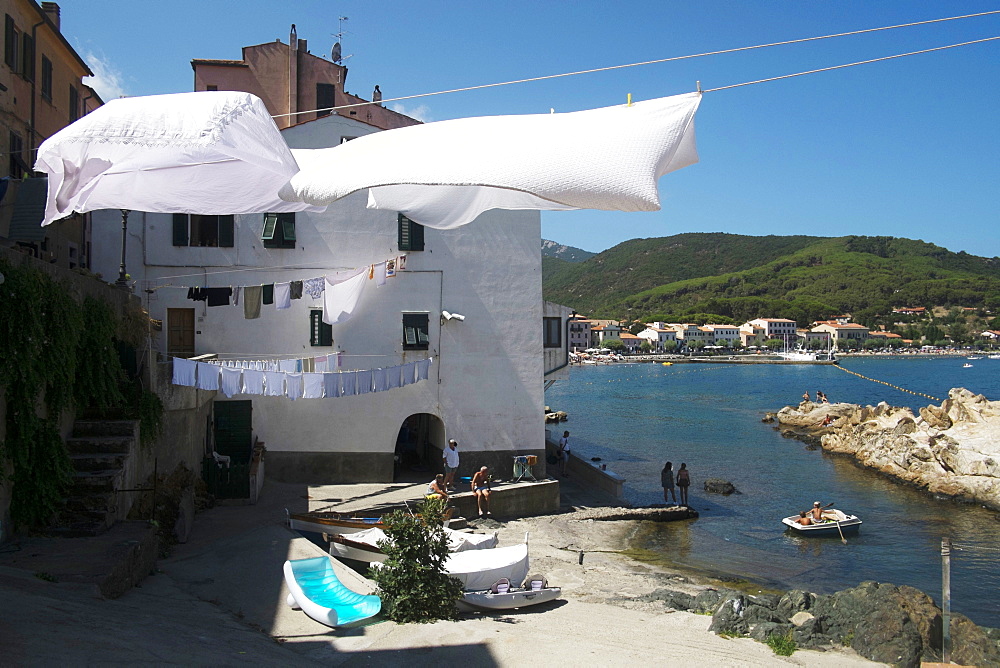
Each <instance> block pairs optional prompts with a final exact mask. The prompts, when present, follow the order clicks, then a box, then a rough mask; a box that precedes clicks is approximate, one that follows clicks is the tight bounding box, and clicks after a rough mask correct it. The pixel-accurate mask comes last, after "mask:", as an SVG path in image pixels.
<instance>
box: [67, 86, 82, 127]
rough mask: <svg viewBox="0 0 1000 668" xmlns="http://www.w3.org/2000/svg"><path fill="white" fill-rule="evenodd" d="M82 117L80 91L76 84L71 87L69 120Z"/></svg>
mask: <svg viewBox="0 0 1000 668" xmlns="http://www.w3.org/2000/svg"><path fill="white" fill-rule="evenodd" d="M78 118H80V93H79V91H77V89H76V86H70V87H69V122H70V123H72V122H73V121H75V120H76V119H78Z"/></svg>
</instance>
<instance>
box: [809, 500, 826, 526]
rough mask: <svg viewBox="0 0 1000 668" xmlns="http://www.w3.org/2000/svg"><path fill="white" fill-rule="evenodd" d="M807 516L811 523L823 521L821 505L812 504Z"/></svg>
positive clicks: (818, 503) (816, 502) (817, 503)
mask: <svg viewBox="0 0 1000 668" xmlns="http://www.w3.org/2000/svg"><path fill="white" fill-rule="evenodd" d="M807 514H808V516H809V519H811V520H812V521H813V522H819V521H820V520H822V519H823V504H821V503H820V502H819V501H815V502H813V507H812V508H811V509H810V510H809V512H808V513H807Z"/></svg>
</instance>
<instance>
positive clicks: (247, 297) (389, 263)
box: [164, 255, 406, 325]
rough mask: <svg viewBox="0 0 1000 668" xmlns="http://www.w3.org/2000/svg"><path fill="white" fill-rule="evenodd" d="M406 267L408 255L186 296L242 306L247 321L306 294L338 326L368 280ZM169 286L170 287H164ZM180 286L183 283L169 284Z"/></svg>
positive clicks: (194, 290)
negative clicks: (264, 308) (267, 308)
mask: <svg viewBox="0 0 1000 668" xmlns="http://www.w3.org/2000/svg"><path fill="white" fill-rule="evenodd" d="M405 269H406V255H398V256H396V257H393V258H390V259H387V260H383V261H382V262H378V263H375V264H370V265H367V266H364V267H361V268H359V269H352V270H348V271H338V272H334V273H330V274H326V275H325V276H318V277H315V278H308V279H304V280H301V281H285V282H275V283H267V284H263V285H238V286H228V287H213V288H209V287H190V288H187V291H188V294H187V298H188V299H190V300H192V301H204V302H206V303H207V305H208V306H210V307H219V306H242V307H243V317H244V319H246V320H256V319H257V318H259V317H260V312H261V308H262V305H271V304H273V305H274V308H275V309H277V310H284V309H289V308H291V306H292V301H293V300H297V299H302V297H303V296H308V297H312V298H313V299H314V300H317V299H322V300H323V322H325V323H326V324H328V325H336V324H340V323H344V322H347V321H348V320H350V319H351V316H353V314H354V309H355V308H356V307H357V305H358V302H359V301H360V300H361V295H362V293H363V292H364V288H365V286H366V285H367V284H368V281H374V282H375V285H376V286H377V287H382V286H383V285H385V284H386V283H387V282H388V279H390V278H394V277H395V276H396V274H397V272H398V271H401V270H405ZM164 287H168V286H164ZM169 287H179V288H181V289H183V286H169Z"/></svg>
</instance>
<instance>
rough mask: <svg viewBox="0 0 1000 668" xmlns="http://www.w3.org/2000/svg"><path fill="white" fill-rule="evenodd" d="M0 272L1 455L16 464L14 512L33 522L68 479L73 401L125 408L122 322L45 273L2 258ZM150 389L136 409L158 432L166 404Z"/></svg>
mask: <svg viewBox="0 0 1000 668" xmlns="http://www.w3.org/2000/svg"><path fill="white" fill-rule="evenodd" d="M0 272H2V273H3V276H4V281H3V283H2V284H0V387H3V389H4V393H5V397H4V399H5V402H6V420H5V426H6V435H5V438H4V440H3V441H2V442H0V458H2V459H6V460H7V461H8V462H9V463H10V464H11V467H12V473H11V481H12V482H13V487H12V498H11V508H10V512H11V517H12V518H13V520H14V521H15V522H16V523H18V524H22V525H27V526H34V525H39V524H42V523H44V522H46V521H47V520H49V519H50V518H51V516H52V515H53V513H54V512H55V511H56V510H57V509H58V508H59V504H60V502H61V500H62V499H63V497H64V495H65V491H66V488H67V486H68V484H69V481H70V475H71V473H72V466H71V464H70V460H69V455H68V454H67V452H66V446H65V444H64V443H63V441H62V438H61V437H60V433H59V419H60V417H61V415H62V414H63V412H64V411H65V410H67V409H69V408H71V407H73V406H74V405H75V407H76V408H77V410H80V409H84V408H88V407H92V408H96V409H98V410H101V411H108V410H113V409H122V408H125V409H127V408H128V407H127V406H126V400H125V396H124V395H123V393H122V389H121V388H122V386H123V382H124V379H125V374H124V372H123V370H122V365H121V362H120V361H119V356H118V352H117V348H116V343H115V339H116V338H117V336H118V335H119V332H118V330H119V329H121V321H120V319H118V318H116V316H115V314H114V312H113V311H112V309H111V308H110V307H109V306H108V305H107V304H106V303H105V302H103V301H101V300H98V299H93V298H87V299H85V300H84V301H83V304H82V305H81V304H80V303H78V302H77V301H76V300H75V299H74V298H73V296H72V295H71V294H70V292H69V290H68V289H67V287H66V286H65V285H62V284H60V283H59V282H57V281H55V280H53V279H52V278H51V277H50V276H49V275H48V274H46V273H44V272H42V271H39V270H37V269H33V268H30V267H23V266H18V267H15V266H12V265H11V264H10V263H9V262H6V261H4V260H2V259H0ZM139 390H140V392H141V388H139ZM145 394H149V393H146V392H142V393H141V394H140V395H139V398H138V399H137V400H136V402H135V404H136V406H135V412H136V413H137V414H139V415H144V414H145V415H147V418H146V419H147V421H149V422H150V424H151V426H155V427H156V430H158V427H159V417H160V416H161V415H162V404H159V399H158V398H157V399H156V400H155V401H153V400H151V399H147V398H145V396H144V395H145ZM144 403H145V404H151V407H147V408H143V405H144ZM157 406H159V408H157ZM153 433H156V431H155V430H154V432H153Z"/></svg>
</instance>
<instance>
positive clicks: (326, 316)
mask: <svg viewBox="0 0 1000 668" xmlns="http://www.w3.org/2000/svg"><path fill="white" fill-rule="evenodd" d="M367 274H368V270H367V269H359V270H356V271H352V272H342V273H337V274H333V275H332V276H327V277H326V292H325V293H324V295H323V322H325V323H326V324H328V325H337V324H339V323H342V322H347V321H348V320H350V319H351V316H352V315H353V314H354V310H355V308H357V306H358V302H359V301H360V300H361V294H362V292H364V289H365V280H366V278H367Z"/></svg>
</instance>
